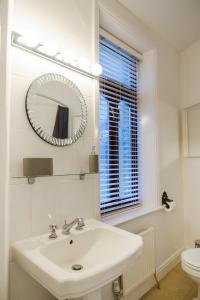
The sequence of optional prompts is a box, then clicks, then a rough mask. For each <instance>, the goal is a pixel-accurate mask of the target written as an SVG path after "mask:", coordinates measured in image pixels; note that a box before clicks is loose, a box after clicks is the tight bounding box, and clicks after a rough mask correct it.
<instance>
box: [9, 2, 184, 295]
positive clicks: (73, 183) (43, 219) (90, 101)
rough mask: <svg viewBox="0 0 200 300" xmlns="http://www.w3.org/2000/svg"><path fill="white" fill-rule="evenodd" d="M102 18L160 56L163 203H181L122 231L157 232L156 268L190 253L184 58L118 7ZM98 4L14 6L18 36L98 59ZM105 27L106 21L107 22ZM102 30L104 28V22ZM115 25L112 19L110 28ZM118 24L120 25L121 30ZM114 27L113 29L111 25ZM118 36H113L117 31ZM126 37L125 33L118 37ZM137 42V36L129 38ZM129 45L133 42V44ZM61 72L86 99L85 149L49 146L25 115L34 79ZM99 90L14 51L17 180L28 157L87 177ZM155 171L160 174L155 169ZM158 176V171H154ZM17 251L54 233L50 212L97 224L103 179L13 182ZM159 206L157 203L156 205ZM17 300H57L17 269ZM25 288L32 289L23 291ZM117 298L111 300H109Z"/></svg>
mask: <svg viewBox="0 0 200 300" xmlns="http://www.w3.org/2000/svg"><path fill="white" fill-rule="evenodd" d="M100 2H101V5H102V6H103V8H102V11H104V10H105V11H109V10H110V11H112V14H114V15H117V18H118V19H117V21H116V24H115V26H114V27H113V28H114V29H115V30H116V29H117V26H118V27H120V22H121V23H123V22H128V24H129V30H130V31H131V34H132V36H133V39H130V40H129V42H130V43H132V44H135V45H136V44H137V45H138V49H139V50H141V51H142V52H147V51H150V50H151V49H156V51H157V65H156V66H155V70H156V72H157V97H158V103H157V108H156V109H157V111H158V120H157V122H158V123H157V127H158V128H159V130H158V149H157V150H158V152H157V153H158V166H159V168H158V177H159V178H158V179H159V187H158V188H159V190H158V193H159V195H161V193H162V191H163V190H164V189H166V190H167V192H168V193H169V196H170V197H172V198H173V199H175V200H176V202H177V208H176V210H174V211H173V212H172V213H169V214H166V213H165V212H164V211H159V212H155V213H152V214H150V215H148V216H144V217H141V218H138V219H136V220H132V221H129V222H127V223H124V224H122V225H121V226H120V227H122V228H124V229H125V230H129V231H131V232H138V231H140V230H142V229H144V228H146V227H149V226H154V227H155V228H156V249H157V251H156V252H157V253H156V259H157V266H161V265H162V264H163V263H164V262H165V261H166V260H168V259H169V258H170V257H171V256H173V255H174V253H176V252H177V251H179V250H180V249H182V247H183V205H182V197H181V175H180V170H181V167H180V157H179V115H178V112H179V106H178V105H179V104H178V103H179V78H178V76H179V58H178V54H177V53H176V52H175V51H174V50H173V49H172V48H170V47H169V46H168V45H167V44H166V43H165V42H164V41H162V40H160V39H159V38H157V36H155V35H154V34H153V33H152V32H151V31H149V29H147V28H146V27H145V25H144V24H142V23H141V22H140V21H138V20H137V18H135V17H133V16H132V15H131V14H130V13H129V12H128V11H127V10H126V9H124V8H123V7H121V6H120V5H119V4H118V3H117V2H116V1H114V0H109V1H108V0H106V1H103V0H101V1H100ZM93 5H94V1H93V0H87V1H83V0H76V1H74V0H68V1H65V0H60V1H59V5H58V2H57V1H55V0H48V1H46V0H42V1H40V2H37V1H24V0H15V10H14V30H15V31H19V32H23V31H24V28H26V29H34V30H36V31H38V32H39V35H40V37H41V39H44V40H46V39H51V40H54V41H56V42H57V43H58V44H59V45H60V46H61V47H64V48H65V47H68V45H70V48H71V49H72V50H74V51H75V53H76V54H77V56H78V57H80V56H86V57H88V58H89V59H90V60H91V61H92V60H93V58H94V57H95V55H96V54H95V45H94V41H95V35H94V34H95V28H94V24H96V22H97V19H95V10H94V6H93ZM101 19H102V16H101ZM101 22H103V21H102V20H101ZM106 22H107V23H109V22H108V19H106V18H105V20H104V24H106ZM117 24H118V25H117ZM107 25H108V27H109V24H107ZM114 29H113V30H114ZM119 32H120V31H119ZM129 36H130V35H129ZM127 39H128V36H127ZM47 72H58V73H60V74H63V75H65V76H67V77H68V78H69V79H71V80H73V81H74V82H76V84H77V86H78V87H79V88H80V90H81V91H82V93H83V94H84V95H85V98H86V102H87V106H88V126H87V129H86V132H85V133H84V136H83V137H82V138H81V139H80V140H79V141H78V143H76V144H74V145H72V146H70V147H65V148H63V149H60V148H55V147H53V146H50V145H48V144H46V143H44V142H43V141H42V140H40V139H39V138H38V137H37V135H36V134H35V133H34V132H33V131H32V129H31V127H30V125H29V123H28V121H27V118H26V115H25V108H24V100H25V94H26V91H27V89H28V87H29V85H30V83H31V82H32V80H34V78H35V77H37V76H39V75H41V74H43V73H47ZM94 86H95V83H94V82H93V81H92V80H91V79H87V78H85V77H82V76H81V75H77V74H75V73H73V72H71V71H68V70H66V69H64V68H62V67H60V66H56V65H54V64H52V63H50V62H47V61H45V60H42V59H41V58H39V57H35V56H32V55H31V54H28V53H25V52H23V51H21V50H19V49H15V48H13V55H12V99H11V100H12V103H11V128H12V130H11V176H17V175H21V174H22V158H23V157H30V156H33V157H37V156H40V157H41V156H44V157H53V158H54V163H55V173H59V172H63V173H64V172H66V171H69V172H70V171H80V169H81V170H85V169H86V168H87V167H88V154H89V153H90V151H91V147H92V145H93V144H94V143H95V142H96V141H95V136H96V132H95V124H96V123H97V121H96V120H95V113H94V112H95V110H96V106H95V97H94ZM152 168H153V167H152ZM152 171H153V170H152ZM10 189H11V212H10V213H11V223H10V227H11V234H10V243H11V244H12V243H13V242H14V241H16V240H19V239H22V238H26V237H28V236H31V235H35V234H39V233H43V232H47V230H48V225H49V220H48V218H47V214H48V213H49V212H50V213H51V214H52V215H53V217H54V219H55V221H56V222H57V223H58V225H59V226H61V225H62V222H63V220H64V218H65V217H66V216H70V217H74V216H77V215H80V216H83V217H97V216H98V207H99V189H98V176H94V175H90V176H88V177H86V180H85V181H79V179H78V177H65V178H48V179H45V178H42V179H37V181H36V184H34V185H32V186H30V185H28V184H27V182H26V180H25V179H12V182H11V187H10ZM151 200H152V199H151ZM10 278H11V280H10V295H11V297H10V298H11V299H12V300H17V299H20V300H24V299H29V300H32V299H36V298H37V300H46V299H50V298H51V297H50V295H49V294H48V293H47V292H46V291H45V290H44V289H43V288H41V287H39V285H38V284H36V283H35V282H34V281H33V280H29V277H28V276H27V275H26V274H25V273H24V272H23V271H21V270H19V268H18V267H17V266H16V265H15V264H13V263H11V277H10ZM24 282H25V284H24ZM109 295H110V296H109ZM110 299H111V292H110V286H108V288H107V289H105V290H104V300H110Z"/></svg>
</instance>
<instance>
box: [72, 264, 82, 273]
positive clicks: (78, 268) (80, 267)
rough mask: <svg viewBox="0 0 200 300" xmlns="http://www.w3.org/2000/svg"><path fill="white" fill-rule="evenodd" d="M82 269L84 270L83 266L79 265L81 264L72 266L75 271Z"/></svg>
mask: <svg viewBox="0 0 200 300" xmlns="http://www.w3.org/2000/svg"><path fill="white" fill-rule="evenodd" d="M82 269H83V266H82V265H79V264H77V265H73V266H72V270H74V271H80V270H82Z"/></svg>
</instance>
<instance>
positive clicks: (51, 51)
mask: <svg viewBox="0 0 200 300" xmlns="http://www.w3.org/2000/svg"><path fill="white" fill-rule="evenodd" d="M37 49H38V51H39V52H42V53H44V54H47V55H49V56H55V55H56V54H57V53H58V46H57V45H56V43H54V42H52V41H48V42H46V43H45V44H44V45H40V46H39V47H38V48H37Z"/></svg>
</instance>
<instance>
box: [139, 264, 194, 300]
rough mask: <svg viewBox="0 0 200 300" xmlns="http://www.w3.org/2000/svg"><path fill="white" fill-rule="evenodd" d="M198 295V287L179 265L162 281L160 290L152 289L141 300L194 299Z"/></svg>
mask: <svg viewBox="0 0 200 300" xmlns="http://www.w3.org/2000/svg"><path fill="white" fill-rule="evenodd" d="M195 296H197V287H196V285H195V283H194V282H193V281H192V280H191V279H190V278H189V277H188V275H187V274H186V273H185V272H184V271H183V270H182V269H181V266H180V265H177V266H176V267H175V268H174V269H173V270H172V271H171V272H170V273H169V274H168V275H167V276H166V277H165V278H164V279H163V280H161V282H160V290H158V289H157V288H153V289H151V290H150V291H149V292H148V293H147V294H146V295H144V296H143V297H142V298H141V300H192V299H193V298H194V297H195Z"/></svg>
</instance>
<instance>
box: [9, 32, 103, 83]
mask: <svg viewBox="0 0 200 300" xmlns="http://www.w3.org/2000/svg"><path fill="white" fill-rule="evenodd" d="M12 45H13V46H15V47H17V48H20V49H22V50H25V51H27V52H29V53H32V54H35V55H37V56H40V57H42V58H45V59H47V60H49V61H51V62H54V63H56V64H58V65H61V66H64V67H66V68H68V69H70V70H73V71H75V72H78V73H80V74H82V75H85V76H87V77H89V78H92V79H95V78H98V76H99V75H100V74H101V73H102V67H101V65H100V64H98V63H96V64H94V65H90V62H89V60H88V59H87V58H85V57H82V58H80V59H77V58H76V57H75V54H74V53H73V52H72V51H71V50H70V49H67V50H64V51H63V52H62V51H60V50H59V48H58V47H57V45H56V44H55V43H54V42H53V41H52V42H51V41H48V42H46V43H42V42H40V41H39V40H38V37H37V35H36V34H35V33H34V32H30V31H29V32H26V33H25V34H24V35H22V34H19V33H16V32H12Z"/></svg>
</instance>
